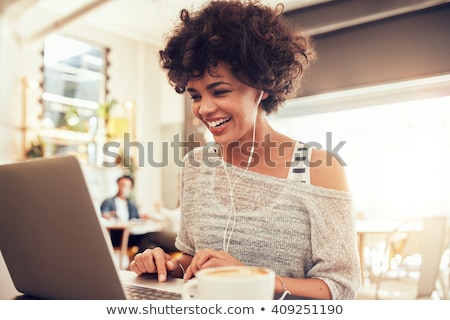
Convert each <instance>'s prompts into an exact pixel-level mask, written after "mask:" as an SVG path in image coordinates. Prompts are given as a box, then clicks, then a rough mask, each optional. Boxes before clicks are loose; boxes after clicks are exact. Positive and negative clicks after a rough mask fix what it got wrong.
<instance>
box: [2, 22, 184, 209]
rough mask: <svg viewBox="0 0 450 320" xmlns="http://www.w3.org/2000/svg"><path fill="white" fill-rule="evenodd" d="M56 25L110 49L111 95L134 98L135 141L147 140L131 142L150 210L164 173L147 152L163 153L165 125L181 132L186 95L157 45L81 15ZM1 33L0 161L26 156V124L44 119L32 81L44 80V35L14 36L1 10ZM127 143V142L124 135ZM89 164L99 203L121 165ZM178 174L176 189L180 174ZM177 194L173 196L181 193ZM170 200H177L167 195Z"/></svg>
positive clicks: (141, 193)
mask: <svg viewBox="0 0 450 320" xmlns="http://www.w3.org/2000/svg"><path fill="white" fill-rule="evenodd" d="M53 31H54V32H55V33H58V34H61V35H64V36H68V37H73V38H75V39H79V40H83V41H86V42H91V43H92V44H95V45H100V46H102V47H107V48H109V49H110V54H109V61H110V66H109V68H108V74H109V77H110V79H109V83H108V89H109V98H111V99H116V100H118V101H119V102H123V101H125V100H131V101H133V102H134V104H135V110H134V112H135V114H134V116H133V119H134V122H135V123H134V129H135V135H136V136H135V141H133V142H135V143H141V144H142V145H143V146H144V148H143V149H138V148H137V147H133V146H132V145H129V148H130V150H131V152H132V153H133V154H134V155H135V156H136V159H144V161H138V163H137V166H138V168H137V170H136V188H135V197H136V200H137V202H138V205H139V206H140V207H141V209H142V210H144V211H149V210H151V209H152V208H153V204H154V202H156V201H158V200H160V199H162V198H164V196H163V194H162V191H161V190H162V188H161V185H162V181H163V180H164V179H163V176H162V175H163V171H162V170H161V168H158V167H155V166H152V165H149V162H148V161H147V159H148V156H149V154H148V153H149V152H151V153H152V155H151V157H152V158H153V159H156V160H160V159H162V158H163V157H164V155H163V154H162V142H161V137H162V136H163V135H167V134H166V133H165V132H164V128H167V127H169V128H170V130H171V131H174V130H175V131H177V128H178V129H179V131H180V132H181V130H182V127H183V125H182V123H183V119H184V114H183V99H182V97H181V96H179V95H178V94H176V93H175V92H174V91H173V90H172V89H171V88H170V86H169V85H168V84H167V82H166V79H165V77H164V76H163V75H162V73H161V71H160V68H159V65H158V60H157V52H158V48H157V47H156V46H154V45H151V44H149V43H145V42H139V41H135V40H132V39H128V38H124V37H121V36H116V35H114V34H111V33H109V32H105V31H103V30H101V29H100V28H92V27H90V26H87V25H82V24H77V22H76V21H75V22H73V23H71V24H69V25H66V26H64V27H63V28H60V29H55V30H53ZM0 35H1V37H0V68H1V70H2V72H1V73H0V81H1V82H0V88H1V91H0V101H2V106H1V107H0V119H1V120H0V163H7V162H13V161H17V160H21V159H23V155H24V145H23V137H24V134H27V135H30V134H31V135H32V134H33V133H32V132H30V131H32V130H30V129H29V128H27V126H29V127H30V128H31V127H34V126H36V122H38V121H39V114H40V112H41V106H40V102H39V97H40V94H41V89H40V88H39V87H34V86H27V84H30V83H39V82H41V81H42V77H43V75H42V72H41V67H42V63H43V61H42V55H41V52H42V48H43V40H44V38H38V39H36V40H35V41H21V39H17V38H15V36H14V24H13V23H12V22H11V21H10V20H9V19H8V17H5V16H1V15H0ZM24 108H26V110H27V112H26V114H27V117H26V119H24V118H23V117H24ZM37 125H38V124H37ZM149 143H151V144H152V149H151V150H150V149H148V148H147V146H148V145H149ZM122 146H123V147H125V145H124V144H123V141H122ZM166 157H168V156H167V155H166ZM168 166H169V167H170V168H173V169H172V170H170V169H169V170H168V169H167V168H166V172H167V170H168V171H170V172H171V171H178V169H179V168H177V167H176V166H174V165H173V163H172V162H169V163H168ZM84 169H85V170H86V172H87V178H88V183H89V186H90V187H91V189H92V194H93V198H94V202H95V203H98V202H99V201H101V199H102V198H103V197H106V196H111V195H112V194H111V193H114V192H115V190H116V189H115V184H114V181H115V178H116V177H117V176H118V175H119V174H120V173H121V170H120V168H102V167H95V166H94V167H92V165H86V167H85V168H84ZM173 180H174V181H173V190H175V186H176V179H173ZM175 193H176V192H174V193H173V194H175ZM173 194H171V195H170V197H175V198H176V195H173ZM170 201H175V200H171V199H168V202H170Z"/></svg>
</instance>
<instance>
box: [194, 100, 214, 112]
mask: <svg viewBox="0 0 450 320" xmlns="http://www.w3.org/2000/svg"><path fill="white" fill-rule="evenodd" d="M216 109H217V106H216V104H215V103H214V101H213V100H211V99H202V101H201V103H200V108H199V110H198V113H199V114H200V115H201V116H206V115H208V114H210V113H212V112H214V111H215V110H216Z"/></svg>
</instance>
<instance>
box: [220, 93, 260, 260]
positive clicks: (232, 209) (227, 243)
mask: <svg viewBox="0 0 450 320" xmlns="http://www.w3.org/2000/svg"><path fill="white" fill-rule="evenodd" d="M261 96H262V95H261ZM255 135H256V117H255V120H254V121H253V136H252V147H251V149H250V154H249V157H248V161H247V166H246V167H245V170H244V172H242V173H241V175H240V176H239V177H238V178H237V179H236V181H234V183H233V185H231V179H230V176H229V174H228V171H227V168H226V164H225V161H224V160H223V158H222V164H223V169H224V171H225V175H226V176H227V180H228V186H229V189H230V214H229V216H228V221H227V226H226V228H225V231H224V234H223V250H224V251H225V252H228V248H229V246H230V240H231V236H232V234H233V231H234V225H235V223H236V207H235V205H234V187H235V186H236V184H237V183H238V181H239V180H240V179H241V178H242V177H243V176H244V174H245V173H246V172H247V171H248V168H249V167H250V163H251V162H252V159H253V153H254V151H255ZM232 217H233V223H232V225H231V229H230V232H229V236H228V240H227V234H228V228H229V227H230V222H231V218H232Z"/></svg>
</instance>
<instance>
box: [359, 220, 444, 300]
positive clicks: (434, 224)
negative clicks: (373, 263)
mask: <svg viewBox="0 0 450 320" xmlns="http://www.w3.org/2000/svg"><path fill="white" fill-rule="evenodd" d="M447 224H448V221H447V218H446V217H427V218H424V219H414V220H409V221H406V222H404V223H402V224H401V225H399V226H398V227H397V228H396V229H395V230H394V231H392V232H390V233H389V234H388V235H387V237H386V240H385V247H384V259H382V260H381V261H379V262H378V263H379V264H380V265H379V266H378V268H377V269H378V270H380V272H379V274H378V275H376V276H374V277H373V279H372V280H373V281H372V283H371V284H370V285H366V286H363V287H362V288H361V290H360V292H359V294H358V297H357V299H380V300H381V299H402V300H406V299H432V298H445V297H442V294H437V292H438V291H439V288H438V286H437V284H438V278H439V279H440V278H441V277H443V278H445V277H444V276H441V277H440V271H441V270H440V269H441V260H442V256H443V255H444V252H445V239H446V233H447V228H448V227H447ZM439 283H440V281H439ZM439 287H440V286H439ZM444 290H445V289H444ZM447 293H448V292H447Z"/></svg>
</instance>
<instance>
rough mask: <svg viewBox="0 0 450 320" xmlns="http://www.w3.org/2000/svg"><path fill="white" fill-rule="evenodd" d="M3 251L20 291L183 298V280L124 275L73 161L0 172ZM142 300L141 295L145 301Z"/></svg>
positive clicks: (44, 295)
mask: <svg viewBox="0 0 450 320" xmlns="http://www.w3.org/2000/svg"><path fill="white" fill-rule="evenodd" d="M0 177H1V182H0V204H1V209H0V251H1V253H2V255H3V258H4V260H5V263H6V265H7V268H8V271H9V273H10V275H11V279H12V281H13V283H14V286H15V287H16V289H17V291H19V292H21V293H23V294H24V295H26V296H30V297H36V298H41V299H58V300H72V299H76V300H92V299H94V300H116V299H134V298H138V297H136V296H135V295H134V294H131V293H129V292H130V291H129V288H130V287H132V289H133V291H134V292H140V293H141V294H142V291H145V293H147V294H148V293H155V295H147V296H144V297H146V298H147V299H166V300H168V299H180V298H181V291H182V287H183V284H184V281H183V280H182V279H169V280H168V281H167V282H165V283H159V282H158V281H157V280H156V279H150V278H149V277H145V276H137V275H136V274H134V272H131V271H121V270H119V268H118V265H117V263H116V262H115V259H114V253H113V248H112V244H111V240H110V238H109V235H108V233H107V231H106V228H105V227H104V226H102V224H101V222H100V217H99V215H98V213H97V211H96V210H95V208H94V204H93V201H92V199H91V196H90V193H89V189H88V187H87V184H86V182H85V179H84V176H83V171H82V169H81V166H80V163H79V161H78V159H77V158H76V157H75V156H71V155H70V156H59V157H53V158H41V159H37V160H28V161H23V162H18V163H12V164H5V165H0ZM140 298H142V296H140Z"/></svg>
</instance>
